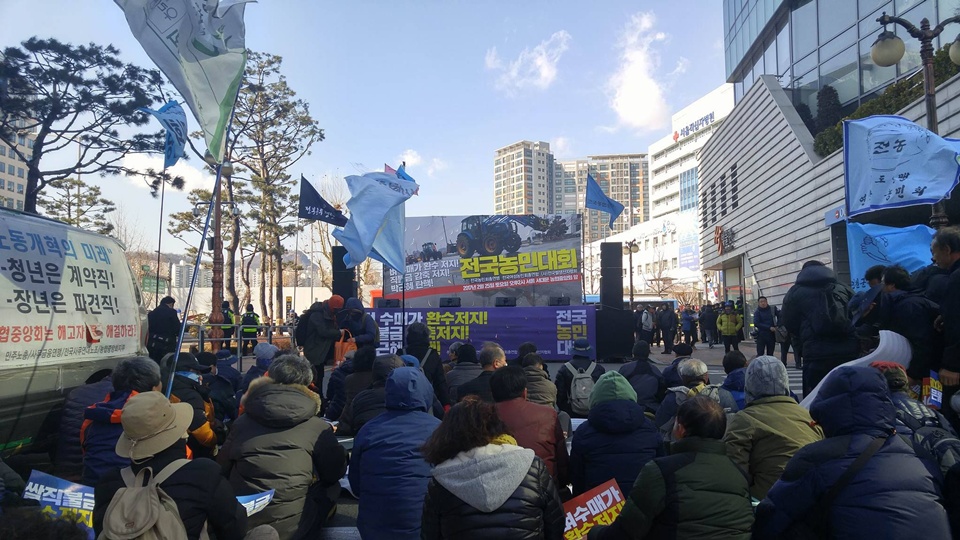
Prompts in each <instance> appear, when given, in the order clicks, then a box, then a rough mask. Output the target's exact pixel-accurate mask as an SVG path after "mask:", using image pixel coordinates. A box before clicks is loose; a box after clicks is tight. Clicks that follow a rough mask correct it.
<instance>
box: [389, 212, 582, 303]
mask: <svg viewBox="0 0 960 540" xmlns="http://www.w3.org/2000/svg"><path fill="white" fill-rule="evenodd" d="M405 227H406V230H405V234H404V257H405V259H406V260H405V262H406V271H405V272H404V273H403V274H401V273H400V272H396V271H394V270H392V269H387V268H385V269H384V275H383V295H384V297H385V298H396V299H400V298H404V299H405V305H406V306H408V307H437V306H439V300H440V298H441V297H459V298H460V301H461V305H462V306H464V307H466V306H469V307H478V306H493V305H495V298H496V297H516V298H517V305H518V306H545V305H547V304H548V301H549V298H550V297H560V296H564V297H568V298H569V299H570V304H572V305H579V304H581V303H582V285H581V272H580V215H579V214H547V215H499V216H497V215H494V216H487V215H478V216H433V217H411V218H407V219H406V221H405ZM404 278H405V279H404Z"/></svg>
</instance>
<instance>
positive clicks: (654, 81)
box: [607, 12, 688, 131]
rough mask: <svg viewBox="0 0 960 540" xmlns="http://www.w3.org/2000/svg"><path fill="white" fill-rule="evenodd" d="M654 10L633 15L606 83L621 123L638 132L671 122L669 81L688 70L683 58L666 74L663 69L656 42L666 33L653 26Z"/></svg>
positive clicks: (661, 126) (663, 39)
mask: <svg viewBox="0 0 960 540" xmlns="http://www.w3.org/2000/svg"><path fill="white" fill-rule="evenodd" d="M655 23H656V17H655V16H654V15H653V13H649V12H640V13H637V14H635V15H633V17H631V18H630V22H629V23H627V26H626V28H624V31H623V33H622V34H621V36H620V39H619V42H618V44H617V47H618V49H619V50H620V66H619V68H618V69H617V71H616V73H614V74H613V76H611V77H610V79H609V81H608V82H607V85H608V89H609V92H610V94H611V96H610V107H611V108H612V109H613V110H614V112H616V113H617V119H618V121H619V125H620V126H624V127H627V128H630V129H634V130H638V131H648V130H655V129H662V128H664V127H665V126H667V125H668V124H669V122H670V106H669V105H668V104H667V100H666V90H667V89H668V87H669V82H670V81H671V80H672V79H674V78H676V77H677V76H678V75H680V74H681V73H683V72H685V71H686V69H687V64H688V61H687V60H686V59H685V58H680V59H679V60H678V61H677V65H676V67H674V69H673V70H671V71H670V72H669V73H667V74H666V75H662V73H663V72H662V71H661V69H660V54H659V52H658V51H657V48H656V45H657V44H658V43H661V42H664V41H666V39H667V35H666V34H665V33H663V32H658V31H656V30H655V29H654V24H655Z"/></svg>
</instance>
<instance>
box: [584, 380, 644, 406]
mask: <svg viewBox="0 0 960 540" xmlns="http://www.w3.org/2000/svg"><path fill="white" fill-rule="evenodd" d="M619 399H627V400H630V401H633V402H636V401H637V391H636V390H634V389H633V386H630V381H628V380H627V379H626V377H624V376H623V375H621V374H619V373H617V372H616V371H608V372H606V373H604V374H603V375H601V376H600V378H599V379H598V380H597V384H595V385H594V386H593V392H591V393H590V408H593V407H594V406H595V405H597V404H598V403H603V402H604V401H614V400H619Z"/></svg>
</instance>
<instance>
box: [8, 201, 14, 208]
mask: <svg viewBox="0 0 960 540" xmlns="http://www.w3.org/2000/svg"><path fill="white" fill-rule="evenodd" d="M7 208H13V199H7Z"/></svg>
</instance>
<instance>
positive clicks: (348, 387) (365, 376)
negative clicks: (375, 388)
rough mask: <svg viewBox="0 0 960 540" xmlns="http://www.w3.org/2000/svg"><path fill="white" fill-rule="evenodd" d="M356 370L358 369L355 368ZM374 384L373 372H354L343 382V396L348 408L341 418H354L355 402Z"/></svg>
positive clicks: (344, 409) (345, 408) (345, 407)
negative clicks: (361, 393)
mask: <svg viewBox="0 0 960 540" xmlns="http://www.w3.org/2000/svg"><path fill="white" fill-rule="evenodd" d="M354 369H356V368H354ZM372 384H373V371H354V372H353V373H351V374H350V375H347V378H346V379H345V380H344V382H343V394H344V400H345V403H346V406H344V408H343V412H342V413H340V418H343V417H345V416H346V417H348V418H352V417H353V400H354V399H355V398H356V397H357V396H358V395H359V394H360V392H363V391H364V390H366V389H368V388H370V386H371V385H372Z"/></svg>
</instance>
